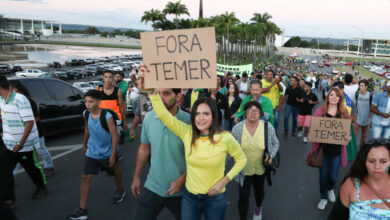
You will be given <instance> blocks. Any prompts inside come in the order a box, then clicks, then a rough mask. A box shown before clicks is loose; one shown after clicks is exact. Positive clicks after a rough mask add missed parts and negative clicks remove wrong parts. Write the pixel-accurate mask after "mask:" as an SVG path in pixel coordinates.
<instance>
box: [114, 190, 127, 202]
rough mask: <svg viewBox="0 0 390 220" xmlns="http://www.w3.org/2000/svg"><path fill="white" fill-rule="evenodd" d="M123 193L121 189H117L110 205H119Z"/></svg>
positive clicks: (123, 196) (123, 195)
mask: <svg viewBox="0 0 390 220" xmlns="http://www.w3.org/2000/svg"><path fill="white" fill-rule="evenodd" d="M125 195H126V194H125V191H124V190H123V189H119V190H117V191H116V192H115V196H114V200H113V201H112V203H114V204H117V203H121V202H122V201H123V198H125Z"/></svg>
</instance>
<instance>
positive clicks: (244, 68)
mask: <svg viewBox="0 0 390 220" xmlns="http://www.w3.org/2000/svg"><path fill="white" fill-rule="evenodd" d="M225 72H231V73H233V76H235V75H236V74H238V75H240V76H242V74H243V73H244V72H246V73H247V74H248V76H250V74H251V73H252V72H253V64H248V65H240V66H228V65H222V64H218V63H217V74H218V75H221V76H223V75H224V73H225Z"/></svg>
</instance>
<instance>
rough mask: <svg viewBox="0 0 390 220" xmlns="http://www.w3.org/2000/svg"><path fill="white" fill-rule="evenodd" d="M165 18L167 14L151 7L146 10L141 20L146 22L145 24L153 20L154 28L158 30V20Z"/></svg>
mask: <svg viewBox="0 0 390 220" xmlns="http://www.w3.org/2000/svg"><path fill="white" fill-rule="evenodd" d="M164 19H165V15H164V14H163V13H161V11H160V10H158V9H157V10H155V9H151V10H150V11H145V12H144V15H143V16H142V17H141V22H145V24H147V23H148V22H149V21H150V22H152V23H153V24H152V27H153V30H156V29H157V28H156V27H155V26H156V25H155V23H156V21H163V20H164Z"/></svg>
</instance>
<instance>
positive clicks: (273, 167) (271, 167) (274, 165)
mask: <svg viewBox="0 0 390 220" xmlns="http://www.w3.org/2000/svg"><path fill="white" fill-rule="evenodd" d="M264 137H265V139H264V142H265V143H264V144H265V150H264V151H265V154H264V157H263V164H264V167H265V168H266V170H267V171H272V172H273V174H274V175H275V174H276V171H277V170H278V168H279V165H280V153H279V151H278V152H276V156H275V158H272V162H271V163H269V162H268V161H265V158H266V157H267V156H270V154H269V152H268V122H267V121H266V122H264Z"/></svg>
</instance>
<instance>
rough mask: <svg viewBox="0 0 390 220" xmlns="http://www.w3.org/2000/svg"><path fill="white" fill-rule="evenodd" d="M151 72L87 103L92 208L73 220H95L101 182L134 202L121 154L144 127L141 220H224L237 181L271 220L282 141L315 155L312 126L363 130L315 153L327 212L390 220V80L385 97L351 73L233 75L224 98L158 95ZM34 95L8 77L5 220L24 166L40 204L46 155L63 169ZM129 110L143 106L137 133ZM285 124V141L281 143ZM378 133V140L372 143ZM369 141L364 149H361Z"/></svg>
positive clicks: (116, 78)
mask: <svg viewBox="0 0 390 220" xmlns="http://www.w3.org/2000/svg"><path fill="white" fill-rule="evenodd" d="M145 71H148V69H147V67H146V66H141V68H140V70H139V72H138V75H137V74H135V72H132V73H131V78H132V82H133V84H132V86H131V87H130V88H129V87H128V85H127V83H125V82H124V80H123V74H121V73H113V72H110V71H106V72H105V73H104V75H103V79H104V85H103V86H100V87H97V88H96V89H95V90H90V91H88V92H87V93H86V94H85V104H86V111H85V112H84V113H83V116H84V120H85V124H86V126H85V131H84V141H83V154H84V168H83V173H82V176H81V180H82V181H81V190H80V205H79V207H78V208H77V209H76V211H75V212H74V213H72V214H70V215H68V216H66V218H67V219H87V218H88V211H87V202H88V195H89V191H90V184H91V180H92V178H93V176H94V175H97V174H98V173H99V172H100V171H107V173H109V174H110V175H112V176H114V179H115V188H116V192H115V195H114V199H113V203H114V204H116V203H120V202H122V201H123V199H124V197H125V190H124V188H123V185H122V174H121V171H120V166H119V163H118V161H119V160H121V157H122V155H121V153H120V149H119V143H121V142H123V141H124V137H125V136H126V135H125V134H126V133H129V135H130V138H133V139H134V138H137V137H136V128H137V126H138V125H139V124H141V125H142V131H141V135H140V146H139V148H138V153H137V157H136V168H135V171H134V174H133V179H132V183H131V191H132V194H133V196H134V197H136V198H137V206H136V208H135V213H134V216H132V218H133V219H156V218H157V217H158V215H159V214H160V213H161V211H162V210H163V209H164V208H167V209H168V210H169V211H170V212H171V213H172V214H173V216H174V217H175V218H176V219H183V220H187V219H194V220H195V219H201V218H202V215H204V217H205V219H208V220H211V219H212V220H214V219H224V218H225V213H226V209H227V199H226V192H225V190H226V185H227V184H228V183H229V182H231V181H232V180H233V179H234V180H235V181H236V182H237V183H238V187H239V188H238V191H239V197H238V207H237V210H238V213H239V216H240V219H242V220H244V219H247V217H248V213H251V214H250V215H251V216H252V217H253V219H254V220H259V219H261V218H262V212H263V209H262V204H263V202H264V198H265V191H264V185H265V182H266V180H267V182H268V184H272V181H271V180H270V178H271V175H270V172H271V171H272V169H273V167H275V166H276V168H277V166H278V159H279V157H277V154H278V151H279V149H280V148H281V147H283V146H280V142H279V139H280V138H282V137H288V136H289V135H291V136H292V137H297V138H299V140H301V141H302V143H303V144H305V143H308V142H311V140H310V121H311V117H327V118H344V119H350V120H351V121H352V123H351V134H350V136H349V138H348V140H349V143H348V145H340V144H327V143H316V142H313V143H312V147H311V149H310V152H308V156H309V155H312V154H313V153H314V152H316V151H318V150H319V149H321V152H322V164H321V165H320V166H319V168H318V170H319V177H320V178H319V188H320V192H319V202H318V204H317V207H318V209H320V210H324V209H325V207H326V206H327V204H328V202H332V203H335V205H334V206H333V210H332V212H331V214H330V216H329V219H348V218H349V219H389V218H390V206H389V202H390V175H389V173H390V171H389V168H390V142H389V139H388V138H389V137H390V81H388V82H386V87H385V91H379V92H378V91H375V89H374V88H372V87H370V82H369V81H368V80H366V79H360V80H359V81H358V80H357V79H356V78H355V77H354V76H352V75H351V74H346V75H345V76H342V75H340V74H338V75H337V76H329V75H327V74H318V73H314V72H312V71H311V70H310V69H309V67H308V66H306V65H304V64H298V63H296V62H295V61H294V59H290V58H286V59H284V60H283V61H281V62H275V63H272V64H269V65H266V66H264V68H263V69H262V70H254V72H253V73H251V74H250V75H248V74H247V73H243V74H242V75H236V76H233V74H232V73H229V72H226V73H225V75H224V76H218V77H217V85H216V88H212V89H206V88H197V89H178V88H166V89H155V90H151V89H146V88H145V86H144V73H145ZM24 89H25V88H24V87H23V85H16V84H14V83H12V82H9V81H8V80H7V79H6V78H5V77H0V96H1V98H0V108H1V114H2V119H3V142H4V145H5V148H4V149H2V154H1V156H2V160H1V163H2V165H4V167H6V169H4V170H6V172H2V173H1V175H2V176H1V177H2V179H1V180H0V181H1V184H2V186H4V187H1V188H0V189H1V190H3V191H4V192H1V196H2V197H1V198H2V201H1V205H2V207H4V208H3V209H1V210H4V211H2V212H1V213H0V214H3V213H8V215H9V216H12V215H13V214H12V211H11V210H9V209H7V208H11V209H12V208H14V207H15V204H16V203H15V193H14V183H13V175H12V171H13V170H14V168H15V166H16V163H17V162H19V163H20V164H21V165H22V166H23V168H24V169H25V170H26V171H27V174H28V175H29V176H30V178H31V179H32V180H33V182H34V184H35V185H36V186H37V190H36V192H35V193H34V195H33V197H34V198H37V199H38V198H42V197H43V196H44V195H45V194H46V192H47V188H46V186H45V185H46V176H45V172H44V171H43V168H42V166H40V165H39V163H38V162H37V156H36V152H37V151H38V149H41V150H39V151H40V152H42V153H39V154H40V155H41V157H42V158H43V159H44V162H45V163H44V167H45V169H48V170H49V171H50V170H52V169H53V167H54V165H53V164H52V160H50V159H45V152H44V150H42V149H46V146H45V144H44V139H40V137H43V136H41V135H40V132H39V118H37V116H38V117H39V114H38V113H33V112H39V104H37V103H36V101H35V100H34V99H33V97H31V96H29V94H28V91H24ZM126 94H129V95H126ZM317 95H318V96H317ZM319 97H320V98H319ZM126 99H129V100H126ZM320 100H322V102H323V104H322V105H320ZM126 101H130V102H131V103H132V104H133V107H134V109H133V111H134V119H133V121H132V124H131V126H130V127H129V128H128V126H127V121H126V107H125V105H126ZM37 106H38V107H37ZM37 108H38V110H34V109H37ZM281 113H283V116H284V128H283V131H284V132H283V134H279V133H278V130H279V129H278V127H279V121H280V115H281ZM34 116H35V117H34ZM290 118H291V119H290ZM290 122H292V126H291V127H290ZM369 128H370V130H371V134H367V133H368V130H369ZM359 132H360V133H361V135H360V137H361V139H360V141H357V140H356V138H357V136H358V133H359ZM368 136H370V137H371V138H370V139H367V137H368ZM39 151H38V152H39ZM46 151H47V149H46ZM3 158H4V159H6V160H3ZM46 158H48V157H46ZM348 161H353V164H352V167H351V171H350V173H349V174H348V175H347V176H346V177H345V179H344V181H343V185H342V187H341V191H340V195H339V196H338V195H336V193H335V190H334V188H335V184H336V182H337V180H338V178H339V171H340V168H343V167H345V166H346V165H347V163H348ZM147 164H149V172H148V176H147V179H146V182H145V183H144V187H141V180H140V174H141V172H142V170H143V168H144V167H145V166H146V165H147ZM273 171H274V172H275V169H274V170H273ZM3 177H4V178H3ZM4 180H11V181H9V182H8V181H4ZM251 188H253V190H254V198H255V202H256V203H255V209H254V210H253V212H249V200H250V197H251ZM7 210H8V211H9V212H7ZM4 215H5V214H4ZM10 219H12V218H11V217H10Z"/></svg>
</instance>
